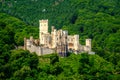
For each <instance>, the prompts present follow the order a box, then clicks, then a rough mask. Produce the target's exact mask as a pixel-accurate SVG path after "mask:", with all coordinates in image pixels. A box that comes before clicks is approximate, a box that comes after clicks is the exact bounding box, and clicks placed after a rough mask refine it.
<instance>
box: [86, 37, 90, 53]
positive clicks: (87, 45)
mask: <svg viewBox="0 0 120 80" xmlns="http://www.w3.org/2000/svg"><path fill="white" fill-rule="evenodd" d="M86 47H88V49H87V50H88V51H91V39H86Z"/></svg>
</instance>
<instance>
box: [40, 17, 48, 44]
mask: <svg viewBox="0 0 120 80" xmlns="http://www.w3.org/2000/svg"><path fill="white" fill-rule="evenodd" d="M47 33H48V19H47V20H39V39H40V44H44V39H43V34H47Z"/></svg>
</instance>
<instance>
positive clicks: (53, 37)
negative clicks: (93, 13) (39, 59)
mask: <svg viewBox="0 0 120 80" xmlns="http://www.w3.org/2000/svg"><path fill="white" fill-rule="evenodd" d="M24 49H26V50H29V51H30V52H35V53H36V54H37V55H39V56H40V55H45V54H52V53H58V54H59V55H60V56H67V53H68V52H74V53H75V54H78V53H81V52H91V39H86V44H85V45H81V44H80V42H79V35H68V31H65V30H62V29H60V30H57V29H55V27H54V26H52V27H51V33H49V32H48V20H39V39H33V37H30V39H26V38H24Z"/></svg>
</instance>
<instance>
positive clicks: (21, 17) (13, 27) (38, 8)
mask: <svg viewBox="0 0 120 80" xmlns="http://www.w3.org/2000/svg"><path fill="white" fill-rule="evenodd" d="M0 12H1V13H0V80H1V79H3V80H5V79H8V80H9V79H10V80H11V79H12V80H15V79H18V80H21V79H22V80H24V79H28V80H44V79H49V80H56V79H63V80H64V79H65V80H66V79H67V80H69V79H72V80H73V79H77V80H78V79H82V80H84V79H87V80H88V79H95V80H96V79H100V80H101V79H103V80H104V79H105V80H118V79H120V2H119V0H31V1H30V0H25V1H20V0H15V1H14V0H0ZM8 14H9V15H8ZM13 16H14V17H13ZM46 18H48V19H49V21H50V22H49V26H51V25H55V26H56V28H58V29H59V28H62V29H64V30H68V31H69V34H79V35H80V42H81V44H84V40H85V39H86V38H91V39H92V48H93V51H95V53H96V54H95V55H88V54H86V53H84V54H79V55H74V54H72V53H71V55H70V56H68V57H66V58H60V57H58V56H57V55H55V54H52V55H47V56H41V57H38V56H36V55H35V54H34V53H33V54H30V53H29V52H28V51H24V50H14V49H15V48H16V47H17V46H21V45H23V39H24V37H27V38H29V36H31V35H32V36H34V38H38V20H39V19H46ZM33 25H34V26H33ZM35 26H37V27H35ZM49 30H50V29H49Z"/></svg>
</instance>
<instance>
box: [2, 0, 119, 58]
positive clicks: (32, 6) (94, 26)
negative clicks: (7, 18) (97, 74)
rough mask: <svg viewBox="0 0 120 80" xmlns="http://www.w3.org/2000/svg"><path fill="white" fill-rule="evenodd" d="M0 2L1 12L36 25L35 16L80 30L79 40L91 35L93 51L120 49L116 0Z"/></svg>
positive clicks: (72, 32)
mask: <svg viewBox="0 0 120 80" xmlns="http://www.w3.org/2000/svg"><path fill="white" fill-rule="evenodd" d="M0 3H1V5H0V6H1V8H0V11H1V12H5V13H7V14H10V15H12V16H15V17H17V18H19V19H21V20H23V21H24V22H25V23H27V24H30V25H35V26H38V24H39V22H38V20H40V19H46V18H47V19H49V26H51V25H54V26H55V27H56V28H62V29H64V30H68V31H69V34H79V35H80V42H81V44H84V40H85V39H86V38H91V39H92V48H93V51H95V52H96V53H97V54H99V55H101V56H103V55H104V54H105V53H108V54H109V53H120V43H119V42H120V36H119V35H120V2H119V1H118V0H102V1H101V0H47V1H46V0H25V1H19V0H16V1H14V0H9V1H8V0H1V1H0ZM49 30H50V29H49ZM33 33H34V32H33ZM35 37H36V36H35Z"/></svg>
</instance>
